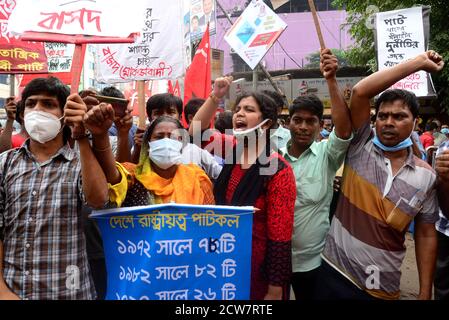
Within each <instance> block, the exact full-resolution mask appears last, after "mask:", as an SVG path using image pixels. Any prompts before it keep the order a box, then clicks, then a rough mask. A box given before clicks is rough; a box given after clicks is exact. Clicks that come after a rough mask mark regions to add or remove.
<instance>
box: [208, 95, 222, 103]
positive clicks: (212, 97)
mask: <svg viewBox="0 0 449 320" xmlns="http://www.w3.org/2000/svg"><path fill="white" fill-rule="evenodd" d="M209 98H211V99H212V101H213V102H214V103H215V104H218V103H220V98H219V97H217V96H216V95H215V94H214V92H211V93H210V95H209Z"/></svg>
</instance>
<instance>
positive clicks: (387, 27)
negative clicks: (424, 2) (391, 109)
mask: <svg viewBox="0 0 449 320" xmlns="http://www.w3.org/2000/svg"><path fill="white" fill-rule="evenodd" d="M376 37H377V43H376V45H377V59H378V66H379V70H383V69H386V68H391V67H393V66H395V65H397V64H400V63H401V62H404V61H407V60H409V59H411V58H414V57H415V56H417V55H419V54H420V53H423V52H425V51H426V45H425V33H424V24H423V8H422V7H413V8H408V9H401V10H394V11H387V12H379V13H377V14H376ZM391 89H404V90H408V91H412V92H414V93H415V95H416V96H418V97H423V96H428V95H429V86H428V74H427V73H426V72H425V71H418V72H415V73H413V74H411V75H410V76H408V77H406V78H404V79H402V80H400V81H398V82H397V83H395V84H394V85H393V86H392V87H391Z"/></svg>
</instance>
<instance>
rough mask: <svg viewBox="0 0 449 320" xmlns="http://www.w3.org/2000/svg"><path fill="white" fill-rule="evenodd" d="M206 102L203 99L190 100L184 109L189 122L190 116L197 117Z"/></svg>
mask: <svg viewBox="0 0 449 320" xmlns="http://www.w3.org/2000/svg"><path fill="white" fill-rule="evenodd" d="M205 101H206V100H204V99H201V98H192V99H190V100H189V101H188V102H187V103H186V105H185V107H184V117H185V119H186V121H187V122H189V117H188V116H189V115H192V116H195V114H196V113H197V112H198V110H199V109H200V107H201V106H202V105H203V104H204V102H205Z"/></svg>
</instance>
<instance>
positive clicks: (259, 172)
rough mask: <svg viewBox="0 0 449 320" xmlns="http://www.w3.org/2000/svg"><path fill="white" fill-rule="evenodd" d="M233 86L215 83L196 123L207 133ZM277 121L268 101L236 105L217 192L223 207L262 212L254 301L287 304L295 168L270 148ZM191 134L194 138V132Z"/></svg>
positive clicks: (255, 233)
mask: <svg viewBox="0 0 449 320" xmlns="http://www.w3.org/2000/svg"><path fill="white" fill-rule="evenodd" d="M231 81H232V78H230V77H229V78H228V77H224V78H218V79H217V80H215V83H214V90H213V92H212V93H211V95H210V97H209V98H208V99H207V100H206V102H205V103H204V104H203V105H202V107H201V108H200V110H198V112H197V113H196V115H195V117H194V118H193V121H199V122H200V123H201V126H196V128H199V127H201V129H202V130H204V129H207V128H208V126H209V124H210V121H211V120H212V118H213V117H214V115H215V112H216V110H217V107H218V101H219V100H220V99H221V98H223V97H224V96H225V95H226V93H227V91H228V90H229V85H230V83H231ZM276 121H277V109H276V104H275V102H274V101H273V100H272V99H271V98H270V97H268V96H267V95H265V94H262V93H250V94H245V95H242V96H240V97H239V98H238V99H237V101H236V107H235V112H234V115H233V118H232V124H233V134H234V137H235V144H234V146H229V148H227V149H226V150H225V151H226V152H225V153H226V155H225V165H224V167H223V170H222V172H221V174H220V176H219V177H218V179H217V181H216V183H215V187H214V194H215V201H216V203H217V204H219V205H233V206H254V207H256V208H257V209H259V210H256V212H255V213H254V218H253V230H252V257H251V293H250V295H251V299H254V300H262V299H267V300H276V299H288V296H289V290H290V287H289V281H290V275H291V238H292V228H293V210H294V204H295V199H296V186H295V178H294V175H293V171H292V169H291V167H290V165H289V164H288V163H287V162H286V161H285V159H284V158H282V156H281V155H279V154H278V153H276V152H274V151H273V148H272V147H273V146H272V145H271V144H270V134H269V132H268V131H269V129H270V128H271V127H272V126H273V125H274V124H275V123H276ZM190 128H191V132H190V134H194V133H195V132H193V130H194V129H193V128H195V126H191V127H190ZM217 140H220V139H217ZM221 141H225V138H224V135H223V136H222V139H221ZM214 142H216V141H215V140H214Z"/></svg>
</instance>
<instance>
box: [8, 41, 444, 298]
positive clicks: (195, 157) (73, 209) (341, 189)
mask: <svg viewBox="0 0 449 320" xmlns="http://www.w3.org/2000/svg"><path fill="white" fill-rule="evenodd" d="M443 66H444V63H443V60H442V57H441V56H440V55H438V54H437V53H435V52H433V51H428V52H426V53H423V54H420V55H418V56H417V57H416V58H414V59H411V60H409V61H406V62H404V63H402V64H399V65H397V66H395V67H392V68H390V69H385V70H382V71H379V72H376V73H374V74H372V75H370V76H368V77H366V78H364V79H363V80H361V81H360V82H359V83H358V84H356V85H355V86H354V88H353V90H352V95H351V99H350V103H349V106H348V104H347V101H346V99H345V97H344V96H343V94H342V92H341V90H340V88H339V86H338V83H337V70H338V61H337V59H336V57H335V56H334V55H333V54H332V52H331V51H330V50H329V49H324V50H322V51H321V60H320V70H321V72H322V75H323V77H324V79H325V80H326V83H327V86H328V89H329V94H330V98H331V116H330V117H325V116H324V115H323V113H324V107H323V103H322V102H321V101H320V100H319V99H318V98H317V97H316V96H314V95H303V96H299V97H297V98H295V99H294V100H293V102H292V103H291V105H289V106H288V108H289V122H288V123H287V124H286V125H285V127H284V126H283V125H282V123H281V122H280V121H278V120H279V119H278V118H279V115H280V113H281V111H282V108H284V107H285V106H286V104H287V103H286V101H285V97H283V96H282V95H280V94H279V93H277V92H274V91H267V90H265V91H261V92H250V93H244V94H242V95H240V96H239V97H238V98H237V100H236V102H235V106H234V108H233V110H232V111H225V112H223V113H221V114H220V115H219V116H218V117H216V115H217V109H218V106H219V102H220V101H221V100H222V99H224V97H225V96H226V95H227V93H228V91H229V88H230V85H231V82H232V80H233V79H232V78H231V77H221V78H218V79H216V80H215V82H214V87H213V90H212V92H211V94H210V96H209V97H208V98H207V99H198V98H195V99H192V100H191V101H189V102H188V103H187V104H186V105H185V106H184V107H183V102H182V100H181V99H180V98H178V97H176V96H173V95H172V94H169V93H166V94H155V95H153V96H152V97H150V98H149V99H148V101H147V102H146V115H147V118H148V121H149V124H148V126H147V128H145V129H143V128H140V129H138V128H137V127H136V126H135V125H134V124H133V118H132V116H131V111H132V110H131V109H130V107H128V108H127V109H126V112H124V115H123V116H117V115H116V114H115V110H114V108H113V106H112V105H111V104H107V103H100V102H99V101H98V100H97V99H96V98H95V95H93V93H95V92H93V91H83V92H80V93H79V94H69V93H70V91H69V89H68V87H67V86H65V85H64V84H62V83H61V82H60V81H59V80H58V79H57V78H54V77H50V78H37V79H34V80H32V81H31V82H30V83H29V84H28V85H27V86H26V87H25V89H24V91H23V92H22V95H21V97H20V100H19V99H16V98H14V97H12V98H11V99H8V100H7V101H6V104H5V108H6V111H7V122H6V125H5V127H4V128H3V130H2V132H1V135H0V152H2V153H1V154H0V299H25V300H28V299H33V300H34V299H104V297H105V292H106V289H107V283H106V272H107V271H106V268H105V261H104V254H103V249H102V241H101V235H100V233H99V231H98V228H97V226H96V225H95V223H94V222H93V221H91V220H90V219H88V215H89V213H90V212H91V211H92V209H102V208H117V207H129V206H140V205H151V204H161V203H169V202H175V203H179V204H195V205H203V204H216V205H232V206H253V207H255V208H257V214H254V215H253V227H252V228H253V230H252V256H251V284H250V298H251V299H254V300H262V299H269V300H281V299H290V298H291V296H290V290H291V289H292V290H293V293H294V296H295V299H296V300H300V301H303V300H329V299H330V300H334V299H349V300H375V299H389V300H393V299H398V298H399V297H400V288H399V287H400V279H401V265H402V262H403V260H404V256H405V246H404V241H405V235H406V232H407V231H408V230H409V226H410V224H411V223H412V222H413V223H414V239H415V245H416V260H417V265H418V273H419V274H418V275H419V285H420V289H419V295H418V299H423V300H425V299H431V298H432V295H433V294H434V297H435V299H448V297H449V220H448V217H449V197H447V196H445V194H447V191H448V190H449V129H448V126H447V124H444V123H441V121H439V120H438V119H433V120H432V121H429V122H427V123H422V122H421V123H419V122H418V121H419V120H418V119H419V117H418V109H419V108H418V107H419V105H418V101H417V98H416V97H415V96H414V95H413V93H410V92H408V91H404V90H398V89H395V90H391V89H388V88H390V87H391V86H392V85H393V84H394V83H396V82H397V81H399V80H400V79H402V78H404V77H407V76H408V75H410V74H412V73H414V72H416V71H419V70H423V71H426V72H429V73H433V72H439V71H441V70H442V69H443ZM100 93H101V94H102V95H105V96H112V97H117V98H124V96H123V94H122V93H121V92H120V91H119V90H117V89H116V88H114V87H109V88H105V89H103V90H102V91H101V92H100ZM375 97H377V98H376V99H375V115H374V117H373V115H372V114H371V104H370V101H371V100H372V99H373V98H375ZM183 113H184V114H183ZM182 116H184V119H185V120H186V122H187V124H188V128H184V127H183V125H182V124H181V118H182ZM15 120H17V122H19V123H20V125H21V130H20V132H19V133H16V134H13V122H14V121H15ZM372 120H374V121H372ZM211 123H215V127H214V128H212V129H211V128H210V127H211ZM419 130H420V131H421V132H419V133H418V131H419ZM205 137H206V138H205ZM336 177H337V178H338V179H335V178H336ZM73 266H77V268H79V283H78V285H77V286H76V288H73V287H70V286H67V274H68V272H69V271H70V268H71V267H73ZM432 288H434V292H432Z"/></svg>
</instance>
